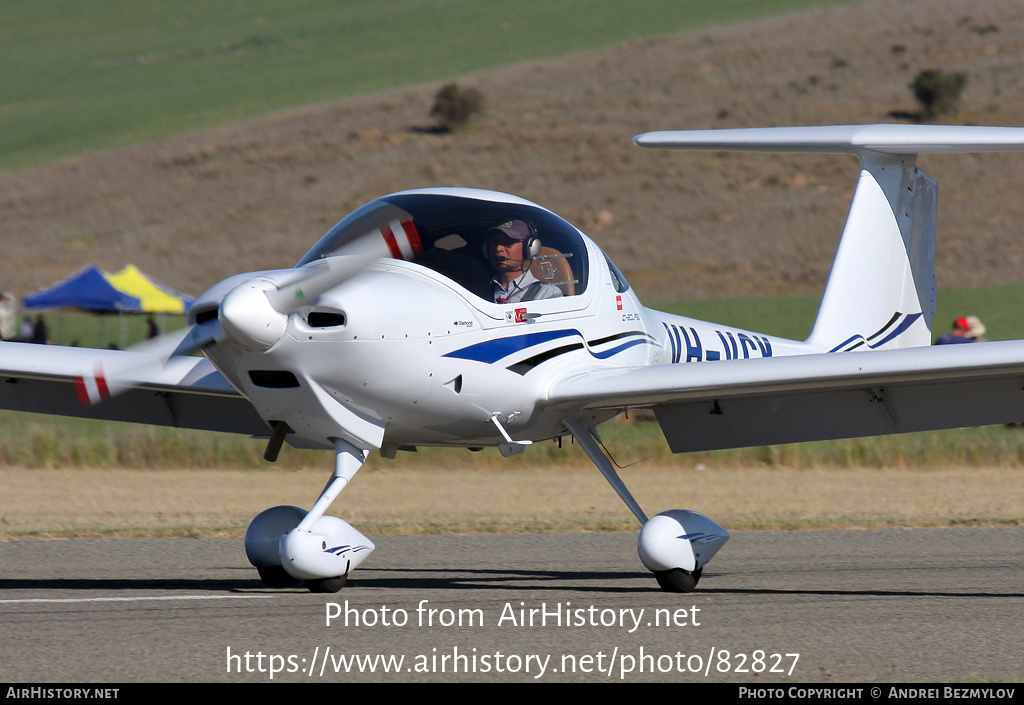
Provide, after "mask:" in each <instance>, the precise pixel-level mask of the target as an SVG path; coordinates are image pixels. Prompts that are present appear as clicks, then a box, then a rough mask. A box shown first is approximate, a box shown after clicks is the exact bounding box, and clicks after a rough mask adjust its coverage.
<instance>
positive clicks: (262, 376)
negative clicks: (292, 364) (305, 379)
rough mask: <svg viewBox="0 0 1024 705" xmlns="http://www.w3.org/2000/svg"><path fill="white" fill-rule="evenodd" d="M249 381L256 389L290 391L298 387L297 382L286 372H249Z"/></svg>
mask: <svg viewBox="0 0 1024 705" xmlns="http://www.w3.org/2000/svg"><path fill="white" fill-rule="evenodd" d="M249 379H251V380H252V383H253V384H255V385H256V386H257V387H266V388H268V389H291V388H293V387H298V386H299V380H298V379H296V378H295V375H293V374H292V373H291V372H289V371H288V370H249Z"/></svg>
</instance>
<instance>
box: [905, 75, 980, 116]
mask: <svg viewBox="0 0 1024 705" xmlns="http://www.w3.org/2000/svg"><path fill="white" fill-rule="evenodd" d="M966 85H967V75H966V74H964V73H960V72H956V73H947V72H946V71H943V70H942V69H925V70H924V71H921V72H920V73H919V74H917V76H916V77H914V82H913V83H911V84H910V88H911V89H912V90H913V91H914V97H915V98H917V102H918V103H920V104H921V112H922V114H923V115H924V117H926V118H928V119H934V118H937V117H940V116H942V115H948V114H950V113H955V112H956V111H957V110H958V109H959V107H960V94H961V93H962V92H963V90H964V86H966Z"/></svg>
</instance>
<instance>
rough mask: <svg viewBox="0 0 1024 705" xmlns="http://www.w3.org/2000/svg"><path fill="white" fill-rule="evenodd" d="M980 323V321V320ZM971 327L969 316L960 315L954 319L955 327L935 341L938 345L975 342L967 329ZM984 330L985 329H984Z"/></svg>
mask: <svg viewBox="0 0 1024 705" xmlns="http://www.w3.org/2000/svg"><path fill="white" fill-rule="evenodd" d="M979 323H980V321H979ZM970 329H971V324H970V322H968V320H967V318H965V317H964V316H960V318H957V319H956V320H955V321H953V329H952V330H951V331H950V332H949V333H946V334H945V335H943V336H940V337H939V339H938V340H936V341H935V344H936V345H957V344H959V343H973V342H974V339H972V338H968V337H967V331H969V330H970ZM982 332H984V330H982Z"/></svg>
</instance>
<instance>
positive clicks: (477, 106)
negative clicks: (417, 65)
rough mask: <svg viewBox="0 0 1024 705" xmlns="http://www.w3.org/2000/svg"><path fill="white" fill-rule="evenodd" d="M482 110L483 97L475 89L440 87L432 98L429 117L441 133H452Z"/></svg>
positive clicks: (450, 84) (451, 85) (450, 86)
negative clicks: (432, 102) (432, 103)
mask: <svg viewBox="0 0 1024 705" xmlns="http://www.w3.org/2000/svg"><path fill="white" fill-rule="evenodd" d="M483 109H484V97H483V94H482V93H480V91H478V90H477V89H475V88H460V87H459V84H457V83H449V84H447V85H444V86H442V87H441V89H440V90H439V91H438V92H437V94H436V95H435V96H434V107H433V108H432V109H431V110H430V116H431V117H432V118H434V119H435V120H437V125H438V129H439V130H440V131H442V132H454V131H455V130H457V129H459V128H460V127H462V126H463V125H465V124H466V123H467V122H469V119H470V118H471V117H473V116H474V115H476V114H477V113H479V112H481V111H482V110H483Z"/></svg>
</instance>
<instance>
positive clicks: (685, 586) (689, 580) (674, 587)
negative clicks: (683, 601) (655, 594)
mask: <svg viewBox="0 0 1024 705" xmlns="http://www.w3.org/2000/svg"><path fill="white" fill-rule="evenodd" d="M703 570H704V569H703V568H698V569H697V570H695V571H693V572H692V573H688V572H687V571H685V570H683V569H682V568H673V569H672V570H656V571H655V572H654V577H655V578H656V579H657V581H658V585H660V586H661V589H662V590H664V591H665V592H693V589H694V588H695V587H697V582H698V581H699V580H700V574H701V571H703Z"/></svg>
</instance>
